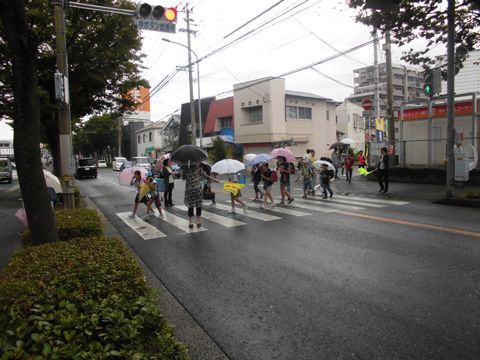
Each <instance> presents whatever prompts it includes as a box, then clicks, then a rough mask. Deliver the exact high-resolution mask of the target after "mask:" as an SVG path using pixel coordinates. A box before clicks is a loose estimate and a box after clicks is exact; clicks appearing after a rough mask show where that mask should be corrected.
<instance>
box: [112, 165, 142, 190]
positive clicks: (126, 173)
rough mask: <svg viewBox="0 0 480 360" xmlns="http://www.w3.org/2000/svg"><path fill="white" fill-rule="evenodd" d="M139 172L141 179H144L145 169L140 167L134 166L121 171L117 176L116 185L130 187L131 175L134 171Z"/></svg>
mask: <svg viewBox="0 0 480 360" xmlns="http://www.w3.org/2000/svg"><path fill="white" fill-rule="evenodd" d="M137 170H138V171H140V175H141V176H142V178H145V176H146V175H147V169H145V168H143V167H140V166H134V167H130V168H126V169H123V170H122V172H121V173H120V174H118V183H119V184H120V185H127V186H129V185H130V182H131V181H132V178H133V174H134V173H135V171H137Z"/></svg>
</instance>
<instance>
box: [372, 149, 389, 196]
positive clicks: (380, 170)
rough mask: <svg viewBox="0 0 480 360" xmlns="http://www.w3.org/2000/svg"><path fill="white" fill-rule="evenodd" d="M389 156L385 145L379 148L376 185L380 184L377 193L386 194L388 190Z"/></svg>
mask: <svg viewBox="0 0 480 360" xmlns="http://www.w3.org/2000/svg"><path fill="white" fill-rule="evenodd" d="M389 163H390V157H389V156H388V150H387V148H386V147H382V148H381V149H380V158H379V159H378V164H377V168H376V169H375V170H376V171H377V175H378V185H380V190H378V192H379V193H383V194H386V193H387V192H388V172H389Z"/></svg>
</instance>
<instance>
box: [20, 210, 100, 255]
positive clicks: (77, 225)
mask: <svg viewBox="0 0 480 360" xmlns="http://www.w3.org/2000/svg"><path fill="white" fill-rule="evenodd" d="M55 223H56V227H57V231H58V238H59V239H60V240H70V239H77V238H83V237H95V236H102V235H103V224H102V220H101V219H100V216H99V215H98V213H97V212H96V211H95V210H92V209H63V210H56V211H55ZM23 245H24V246H29V245H31V243H30V231H29V230H28V228H27V229H25V231H24V232H23Z"/></svg>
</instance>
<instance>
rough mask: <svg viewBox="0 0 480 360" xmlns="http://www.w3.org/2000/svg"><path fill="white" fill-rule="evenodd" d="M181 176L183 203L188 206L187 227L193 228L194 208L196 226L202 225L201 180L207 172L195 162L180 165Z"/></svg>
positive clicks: (205, 176)
mask: <svg viewBox="0 0 480 360" xmlns="http://www.w3.org/2000/svg"><path fill="white" fill-rule="evenodd" d="M182 177H183V178H184V179H185V198H184V204H185V206H186V207H187V208H188V222H189V224H188V227H189V228H190V229H193V215H194V210H195V214H196V215H197V219H196V220H197V222H196V224H197V228H199V227H201V226H202V204H203V180H204V179H206V178H207V174H205V172H204V171H203V170H202V169H201V168H200V167H199V166H198V165H196V164H193V165H192V164H190V165H188V166H183V167H182Z"/></svg>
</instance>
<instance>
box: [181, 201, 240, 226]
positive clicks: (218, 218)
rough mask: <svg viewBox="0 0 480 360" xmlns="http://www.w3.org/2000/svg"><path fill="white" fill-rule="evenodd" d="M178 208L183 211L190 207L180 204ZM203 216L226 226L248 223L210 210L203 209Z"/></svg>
mask: <svg viewBox="0 0 480 360" xmlns="http://www.w3.org/2000/svg"><path fill="white" fill-rule="evenodd" d="M175 207H176V208H177V209H180V210H183V211H188V208H187V207H186V206H185V205H179V206H175ZM202 218H205V219H207V220H210V221H213V222H215V223H217V224H219V225H222V226H225V227H234V226H240V225H246V224H245V223H244V222H242V221H238V220H235V219H233V218H231V217H226V216H221V215H217V214H214V213H211V212H208V211H204V210H202Z"/></svg>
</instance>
